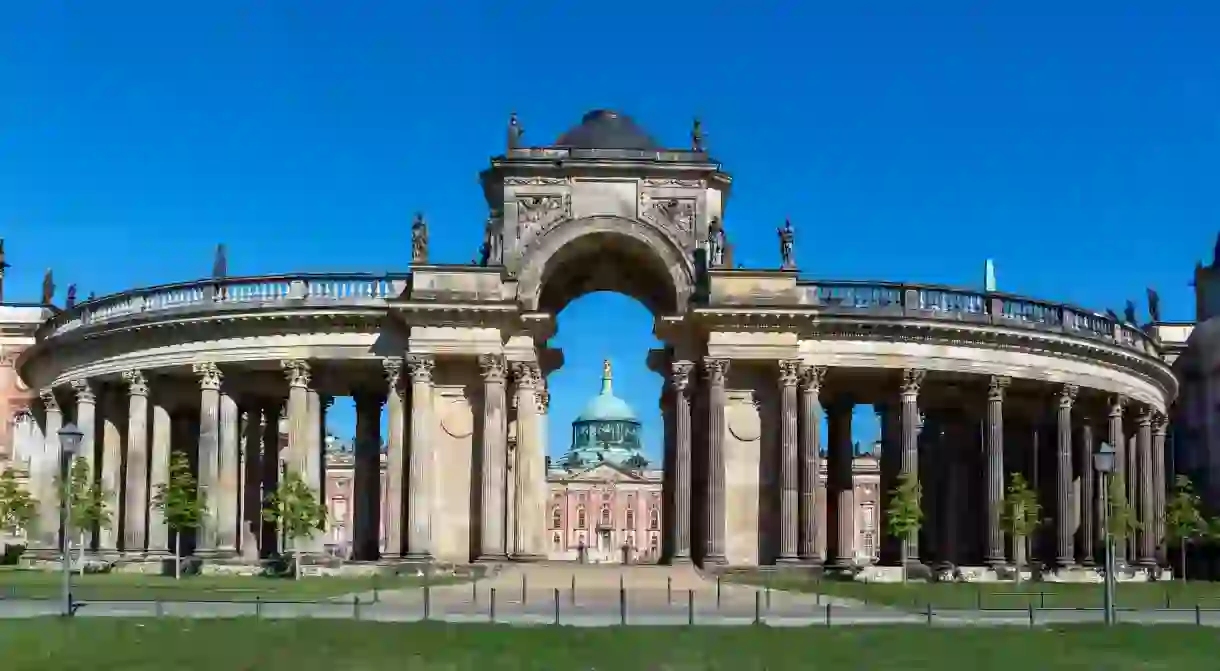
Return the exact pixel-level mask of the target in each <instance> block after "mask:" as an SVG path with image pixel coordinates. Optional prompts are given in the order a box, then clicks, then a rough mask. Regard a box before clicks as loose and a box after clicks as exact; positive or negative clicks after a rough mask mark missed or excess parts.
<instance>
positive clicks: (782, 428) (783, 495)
mask: <svg viewBox="0 0 1220 671" xmlns="http://www.w3.org/2000/svg"><path fill="white" fill-rule="evenodd" d="M800 365H801V362H800V360H798V359H786V360H782V361H780V362H779V398H780V402H779V412H780V420H779V445H780V448H779V453H780V462H779V481H780V522H779V523H780V534H779V537H780V541H779V557H778V558H777V560H778V561H780V562H784V563H791V562H796V561H799V558H800V555H799V545H798V541H799V539H800V497H801V491H800V481H801V463H800V456H801V455H800V448H799V446H798V445H797V442H798V437H799V436H798V433H797V432H798V425H797V414H798V410H797V394H796V385H797V381H798V380H799V377H800Z"/></svg>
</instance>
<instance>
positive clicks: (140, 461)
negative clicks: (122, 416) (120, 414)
mask: <svg viewBox="0 0 1220 671" xmlns="http://www.w3.org/2000/svg"><path fill="white" fill-rule="evenodd" d="M123 381H124V382H126V383H127V472H126V478H127V479H126V496H125V497H124V503H123V512H124V514H125V520H124V524H123V551H124V552H139V553H142V552H144V550H145V547H146V537H145V528H146V526H147V524H148V519H147V518H148V501H149V496H148V381H147V380H146V379H145V378H144V373H143V372H142V371H138V370H128V371H124V372H123Z"/></svg>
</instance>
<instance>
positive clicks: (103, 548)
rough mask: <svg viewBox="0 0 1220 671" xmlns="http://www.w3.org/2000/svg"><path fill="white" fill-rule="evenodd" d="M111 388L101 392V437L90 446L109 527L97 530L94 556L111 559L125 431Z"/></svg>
mask: <svg viewBox="0 0 1220 671" xmlns="http://www.w3.org/2000/svg"><path fill="white" fill-rule="evenodd" d="M117 391H118V390H117V389H115V388H114V387H112V386H106V387H103V388H102V392H103V393H102V397H101V399H102V403H101V410H102V413H101V418H102V422H101V424H102V426H101V430H102V435H101V436H100V440H99V442H98V443H96V444H95V445H94V451H95V452H98V451H100V452H101V455H102V460H101V463H100V464H99V468H100V470H101V487H102V490H101V491H102V498H103V500H104V501H105V502H106V510H107V511H108V512H109V513H110V524H108V525H106V526H103V527H101V528H100V529H98V535H99V540H98V545H97V549H98V552H101V553H104V554H105V555H108V556H114V555H115V554H117V553H118V551H119V540H120V539H119V533H120V528H121V526H122V524H123V500H122V493H123V431H124V430H125V429H126V427H125V426H123V425H125V424H126V418H125V417H123V415H125V414H126V410H127V409H126V406H127V404H126V403H124V400H125V399H124V398H122V397H121V396H120V395H119V394H118V393H116V392H117Z"/></svg>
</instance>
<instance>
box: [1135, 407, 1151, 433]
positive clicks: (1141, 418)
mask: <svg viewBox="0 0 1220 671" xmlns="http://www.w3.org/2000/svg"><path fill="white" fill-rule="evenodd" d="M1152 414H1153V410H1152V406H1150V405H1143V406H1140V409H1139V414H1138V415H1136V416H1135V423H1136V424H1137V425H1138V426H1140V428H1143V427H1145V426H1148V427H1151V426H1152Z"/></svg>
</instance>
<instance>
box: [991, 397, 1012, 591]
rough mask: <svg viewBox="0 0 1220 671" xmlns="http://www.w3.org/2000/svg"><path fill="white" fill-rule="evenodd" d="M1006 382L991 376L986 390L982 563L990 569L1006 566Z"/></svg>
mask: <svg viewBox="0 0 1220 671" xmlns="http://www.w3.org/2000/svg"><path fill="white" fill-rule="evenodd" d="M1009 382H1010V381H1009V378H1007V377H1004V376H1000V375H993V376H991V381H990V384H988V386H987V435H986V450H987V460H986V468H987V472H986V474H985V477H986V481H987V549H986V557H985V559H986V562H987V564H988V565H989V566H991V567H992V568H997V567H1000V566H1003V565H1004V564H1005V563H1006V561H1007V560H1006V558H1005V553H1004V527H1003V525H1002V524H1001V523H1000V521H1001V518H1002V517H1003V515H1002V513H1003V510H1004V390H1005V389H1007V388H1008V385H1009Z"/></svg>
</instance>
